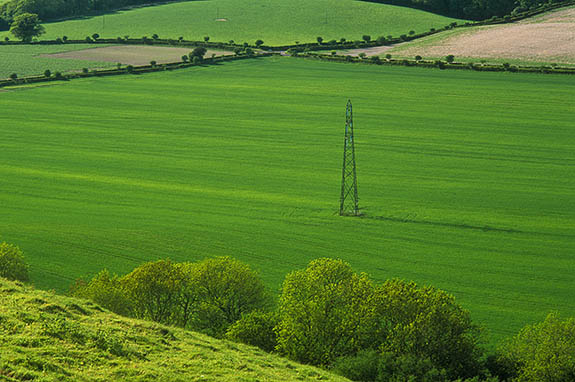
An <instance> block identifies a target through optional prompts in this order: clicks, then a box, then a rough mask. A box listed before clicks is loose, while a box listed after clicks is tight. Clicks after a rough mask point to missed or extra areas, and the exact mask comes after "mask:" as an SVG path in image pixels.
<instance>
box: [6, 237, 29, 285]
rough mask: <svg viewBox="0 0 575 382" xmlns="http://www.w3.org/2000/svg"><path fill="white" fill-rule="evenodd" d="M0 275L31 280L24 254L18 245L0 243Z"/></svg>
mask: <svg viewBox="0 0 575 382" xmlns="http://www.w3.org/2000/svg"><path fill="white" fill-rule="evenodd" d="M0 277H4V278H7V279H8V280H16V281H24V282H27V281H29V280H30V277H29V276H28V265H27V264H26V262H25V260H24V254H23V253H22V251H21V250H20V248H18V247H17V246H15V245H12V244H8V243H5V242H2V243H0Z"/></svg>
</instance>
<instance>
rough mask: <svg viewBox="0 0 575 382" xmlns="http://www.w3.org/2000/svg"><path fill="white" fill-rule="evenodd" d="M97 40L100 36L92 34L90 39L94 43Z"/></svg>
mask: <svg viewBox="0 0 575 382" xmlns="http://www.w3.org/2000/svg"><path fill="white" fill-rule="evenodd" d="M99 38H100V35H99V34H98V33H94V34H93V35H92V39H93V40H94V41H96V40H98V39H99Z"/></svg>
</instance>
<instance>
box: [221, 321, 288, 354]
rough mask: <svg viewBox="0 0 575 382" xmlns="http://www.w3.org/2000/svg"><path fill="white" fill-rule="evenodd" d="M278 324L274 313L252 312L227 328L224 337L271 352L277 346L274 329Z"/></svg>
mask: <svg viewBox="0 0 575 382" xmlns="http://www.w3.org/2000/svg"><path fill="white" fill-rule="evenodd" d="M278 322H279V316H278V314H277V313H276V312H262V311H254V312H251V313H247V314H245V315H243V316H242V318H241V319H239V320H238V321H236V322H235V323H234V324H233V325H232V326H230V327H229V329H228V331H227V333H226V337H227V338H228V339H229V340H232V341H236V342H242V343H244V344H248V345H252V346H257V347H259V348H260V349H262V350H265V351H267V352H272V351H273V350H274V349H275V348H276V346H277V334H276V332H275V327H276V326H277V324H278Z"/></svg>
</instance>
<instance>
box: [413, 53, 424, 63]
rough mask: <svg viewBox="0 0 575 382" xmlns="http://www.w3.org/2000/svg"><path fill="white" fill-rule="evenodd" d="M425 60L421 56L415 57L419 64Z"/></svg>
mask: <svg viewBox="0 0 575 382" xmlns="http://www.w3.org/2000/svg"><path fill="white" fill-rule="evenodd" d="M422 59H423V57H421V56H420V55H419V54H418V55H417V56H415V61H417V62H419V61H421V60H422Z"/></svg>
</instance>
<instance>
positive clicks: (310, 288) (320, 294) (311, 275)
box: [277, 258, 375, 365]
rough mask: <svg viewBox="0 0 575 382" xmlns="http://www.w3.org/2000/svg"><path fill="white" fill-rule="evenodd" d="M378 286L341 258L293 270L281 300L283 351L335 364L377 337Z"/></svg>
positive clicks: (280, 340) (313, 361)
mask: <svg viewBox="0 0 575 382" xmlns="http://www.w3.org/2000/svg"><path fill="white" fill-rule="evenodd" d="M373 290H374V289H373V285H372V283H371V281H370V280H369V279H368V278H367V275H365V274H356V273H354V272H353V270H352V269H351V267H350V266H349V264H347V263H345V262H343V261H341V260H332V259H325V258H324V259H319V260H315V261H312V262H311V263H309V265H308V266H307V268H306V269H304V270H300V271H295V272H292V273H290V274H289V275H288V276H287V277H286V278H285V281H284V283H283V287H282V292H281V296H280V301H279V313H280V322H279V325H278V346H277V348H278V350H279V351H280V352H281V353H283V354H285V355H287V356H288V357H290V358H292V359H295V360H297V361H300V362H304V363H310V364H314V365H329V364H331V363H332V362H333V361H334V360H335V359H336V358H338V357H341V356H346V355H350V354H354V353H356V352H357V351H358V350H360V349H362V348H364V347H366V345H367V344H368V343H369V342H370V341H371V338H370V337H371V335H372V333H373V332H372V331H371V329H372V328H373V321H374V318H375V317H374V311H373V309H372V307H373V304H370V301H371V299H372V296H373Z"/></svg>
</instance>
